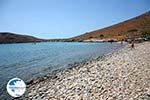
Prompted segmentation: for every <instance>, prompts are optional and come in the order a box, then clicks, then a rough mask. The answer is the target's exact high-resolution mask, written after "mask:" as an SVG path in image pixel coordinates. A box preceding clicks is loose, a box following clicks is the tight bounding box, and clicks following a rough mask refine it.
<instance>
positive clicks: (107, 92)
mask: <svg viewBox="0 0 150 100" xmlns="http://www.w3.org/2000/svg"><path fill="white" fill-rule="evenodd" d="M23 98H25V99H27V100H150V42H143V43H138V44H135V48H134V49H131V48H130V45H126V46H125V47H124V48H122V49H120V50H118V51H115V52H113V53H109V54H107V55H105V56H103V57H98V58H96V59H91V60H88V61H85V62H82V63H78V64H74V65H72V67H71V68H68V69H65V70H62V71H60V72H57V73H55V75H53V76H52V75H47V76H44V77H42V78H38V79H36V80H32V81H30V82H29V83H27V91H26V93H25V96H24V97H23Z"/></svg>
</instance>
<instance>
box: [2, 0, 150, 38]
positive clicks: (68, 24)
mask: <svg viewBox="0 0 150 100" xmlns="http://www.w3.org/2000/svg"><path fill="white" fill-rule="evenodd" d="M147 11H150V0H0V31H1V32H4V31H5V32H6V31H7V32H16V33H19V34H27V35H33V36H36V37H40V38H68V37H72V36H76V35H79V34H83V33H85V32H89V31H93V30H96V29H100V28H103V27H106V26H109V25H113V24H116V23H118V22H121V21H124V20H127V19H130V18H132V17H135V16H138V15H140V14H142V13H145V12H147Z"/></svg>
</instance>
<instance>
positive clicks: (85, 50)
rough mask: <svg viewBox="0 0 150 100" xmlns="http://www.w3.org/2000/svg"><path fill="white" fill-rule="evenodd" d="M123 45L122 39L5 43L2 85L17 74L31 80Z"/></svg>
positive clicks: (0, 47)
mask: <svg viewBox="0 0 150 100" xmlns="http://www.w3.org/2000/svg"><path fill="white" fill-rule="evenodd" d="M120 47H121V45H120V44H118V43H112V44H111V43H81V42H74V43H73V42H70V43H68V42H63V43H61V42H45V43H44V42H43V43H36V44H33V43H21V44H1V45H0V80H1V82H0V86H2V85H3V86H5V85H6V82H7V81H8V80H10V79H11V78H14V77H19V78H21V79H23V80H27V79H29V78H31V77H34V76H35V77H36V76H38V75H43V74H46V73H49V72H50V71H52V70H55V69H60V68H64V67H66V66H67V65H68V64H73V63H74V62H81V61H83V60H86V59H88V58H91V57H98V56H101V55H103V54H106V53H108V52H111V51H114V50H117V49H119V48H120ZM1 93H2V91H1Z"/></svg>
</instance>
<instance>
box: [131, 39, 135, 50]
mask: <svg viewBox="0 0 150 100" xmlns="http://www.w3.org/2000/svg"><path fill="white" fill-rule="evenodd" d="M131 49H134V40H132V42H131Z"/></svg>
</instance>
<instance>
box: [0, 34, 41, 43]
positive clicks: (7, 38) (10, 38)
mask: <svg viewBox="0 0 150 100" xmlns="http://www.w3.org/2000/svg"><path fill="white" fill-rule="evenodd" d="M40 41H42V39H39V38H36V37H33V36H28V35H19V34H15V33H10V32H0V43H27V42H40Z"/></svg>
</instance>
